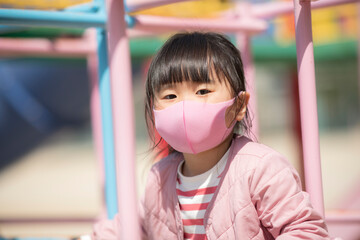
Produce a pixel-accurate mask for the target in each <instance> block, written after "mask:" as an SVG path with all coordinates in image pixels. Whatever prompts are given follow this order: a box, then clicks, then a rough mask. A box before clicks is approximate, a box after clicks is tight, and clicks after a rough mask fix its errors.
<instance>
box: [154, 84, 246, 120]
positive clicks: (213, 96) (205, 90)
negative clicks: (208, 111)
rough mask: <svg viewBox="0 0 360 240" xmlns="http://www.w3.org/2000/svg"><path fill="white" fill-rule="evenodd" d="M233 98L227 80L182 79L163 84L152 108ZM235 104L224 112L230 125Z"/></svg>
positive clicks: (235, 107) (234, 114)
mask: <svg viewBox="0 0 360 240" xmlns="http://www.w3.org/2000/svg"><path fill="white" fill-rule="evenodd" d="M232 98H234V96H233V95H232V93H231V90H230V87H229V86H228V83H227V81H221V82H220V81H219V80H218V79H217V78H216V79H215V80H211V81H210V82H209V83H197V82H191V81H183V82H181V83H174V84H171V85H164V86H162V87H161V88H160V90H159V91H158V92H156V93H155V101H154V108H155V110H162V109H165V108H167V107H170V106H171V105H173V104H175V103H178V102H181V101H184V100H186V101H199V102H207V103H219V102H225V101H228V100H230V99H232ZM237 110H238V109H237V104H234V105H233V107H229V108H228V109H227V111H226V114H225V122H226V125H227V127H230V126H231V124H232V123H233V121H234V120H238V121H240V120H241V119H242V118H241V119H237V118H236V115H237V114H238V112H237Z"/></svg>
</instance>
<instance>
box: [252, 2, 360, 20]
mask: <svg viewBox="0 0 360 240" xmlns="http://www.w3.org/2000/svg"><path fill="white" fill-rule="evenodd" d="M354 2H359V0H320V1H317V2H312V3H311V8H312V9H316V8H324V7H331V6H336V5H341V4H347V3H354ZM293 9H294V6H293V4H292V3H291V2H269V3H262V4H254V5H253V6H252V10H251V13H252V16H253V17H259V18H272V17H276V16H279V15H283V14H290V13H292V11H293Z"/></svg>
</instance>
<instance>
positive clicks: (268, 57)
mask: <svg viewBox="0 0 360 240" xmlns="http://www.w3.org/2000/svg"><path fill="white" fill-rule="evenodd" d="M320 1H321V0H320ZM84 2H88V1H86V0H83V1H80V0H78V1H75V0H68V1H65V0H59V1H46V0H42V1H41V0H38V1H35V0H33V1H9V0H8V1H6V0H0V8H25V9H52V10H59V9H62V8H65V7H67V6H70V5H72V4H79V3H84ZM128 2H131V1H130V0H129V1H128ZM237 2H240V1H237ZM242 2H245V0H243V1H242ZM248 2H250V3H254V4H257V3H264V2H269V1H268V0H267V1H265V0H248ZM235 3H236V1H230V0H201V1H197V2H187V3H176V4H172V5H169V6H164V7H158V8H154V9H150V10H146V11H142V12H141V13H142V14H151V15H162V16H178V17H197V18H201V17H204V18H205V17H206V18H215V17H217V16H220V15H222V14H223V12H224V11H228V10H229V9H231V8H232V7H233V6H234V4H235ZM359 9H360V8H359V6H358V5H357V4H345V5H342V6H337V7H329V8H326V9H318V10H313V12H312V18H313V38H314V54H315V68H316V84H317V86H316V87H317V101H318V114H319V128H320V145H321V159H322V172H323V185H324V198H325V208H326V212H331V211H345V210H352V211H354V212H357V213H358V215H359V213H360V95H359V93H360V77H359V66H360V64H359V60H358V52H359V50H358V44H359V35H360V30H359V29H360V25H359V19H360V18H359V17H360V16H359V13H360V10H359ZM134 14H136V13H134ZM268 21H269V28H268V29H267V31H265V32H264V33H262V34H259V35H254V36H252V38H251V44H252V53H253V58H254V61H255V75H256V91H257V96H256V97H257V102H258V112H259V121H260V122H259V123H260V138H259V141H260V142H262V143H265V144H267V145H269V146H271V147H273V148H274V149H276V150H277V151H279V152H281V153H282V154H284V155H285V156H286V157H287V158H288V159H289V160H290V161H291V162H292V164H293V165H294V166H295V167H296V168H297V169H298V171H299V172H302V169H301V164H300V159H301V158H302V155H301V142H300V120H299V114H298V108H299V106H298V104H299V103H298V95H297V91H298V88H297V69H296V48H295V40H294V36H295V30H294V17H293V15H292V14H289V15H284V16H281V17H277V18H274V19H269V20H268ZM83 34H84V31H83V30H77V29H51V28H14V29H8V28H6V29H5V28H4V29H3V28H0V38H1V39H17V38H18V39H24V38H26V39H34V38H36V39H38V38H43V39H47V40H50V41H54V40H55V39H57V38H59V37H61V38H63V37H66V38H71V39H78V38H81V37H82V36H83ZM167 37H168V35H158V36H152V37H142V38H134V39H131V40H130V50H131V61H132V74H133V91H134V92H133V95H134V104H135V121H136V156H137V159H136V161H137V177H138V179H137V183H138V195H139V196H140V195H141V194H142V192H143V186H144V182H145V180H146V174H147V170H148V169H149V167H150V166H151V163H152V160H151V159H152V156H151V153H150V152H149V151H148V149H149V146H150V145H149V140H148V135H147V130H146V126H145V121H144V114H143V113H144V105H143V102H144V81H145V78H146V69H147V68H148V65H149V62H150V60H151V57H152V56H153V54H154V53H155V52H156V51H157V50H158V49H159V48H160V47H161V45H162V43H163V42H164V41H165V40H166V39H167ZM229 37H230V38H231V39H233V40H234V36H232V35H229ZM1 39H0V43H1ZM89 72H90V71H89V64H88V63H87V60H86V58H84V57H71V58H70V57H64V56H60V57H59V56H57V57H48V56H42V55H37V54H30V55H29V54H28V55H26V56H19V55H11V54H8V53H7V54H2V52H0V237H1V236H3V237H29V236H40V237H48V236H54V237H69V236H78V235H81V234H86V233H89V232H91V226H92V221H91V219H94V218H96V217H97V216H99V215H100V214H101V213H102V212H103V207H102V206H103V193H102V186H101V181H100V178H101V173H100V172H99V169H100V168H99V163H98V161H97V158H96V153H95V148H94V142H93V135H92V129H91V119H90V77H91V76H90V73H89ZM18 218H22V219H33V220H34V221H31V222H30V221H17V220H16V219H18ZM56 218H61V219H70V218H74V219H79V220H80V221H78V222H77V223H74V222H63V223H57V222H56V221H53V219H56ZM36 219H48V221H45V222H44V221H37V220H36ZM355 226H359V225H355ZM355 228H356V227H355ZM352 229H354V227H353V228H352ZM359 229H360V227H359V228H358V231H357V233H356V231H354V230H352V232H353V233H352V235H349V234H348V235H346V234H347V233H345V232H344V236H343V237H344V239H354V240H356V239H360V230H359Z"/></svg>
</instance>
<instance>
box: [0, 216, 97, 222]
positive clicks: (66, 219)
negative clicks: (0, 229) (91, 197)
mask: <svg viewBox="0 0 360 240" xmlns="http://www.w3.org/2000/svg"><path fill="white" fill-rule="evenodd" d="M97 220H98V218H88V217H84V218H60V217H59V218H41V217H39V218H1V219H0V224H5V223H6V224H23V223H74V222H79V223H92V222H95V221H97Z"/></svg>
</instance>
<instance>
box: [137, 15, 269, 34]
mask: <svg viewBox="0 0 360 240" xmlns="http://www.w3.org/2000/svg"><path fill="white" fill-rule="evenodd" d="M135 19H136V24H135V27H134V28H135V29H137V30H147V31H151V30H157V31H159V30H164V31H165V30H167V31H179V30H180V31H181V30H203V31H208V30H211V31H220V32H239V31H247V32H252V33H258V32H261V31H264V30H266V28H267V23H266V22H265V21H263V20H261V19H255V18H233V19H231V18H218V19H198V18H197V19H191V18H175V17H158V16H147V15H137V16H136V17H135Z"/></svg>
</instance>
